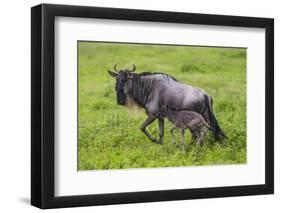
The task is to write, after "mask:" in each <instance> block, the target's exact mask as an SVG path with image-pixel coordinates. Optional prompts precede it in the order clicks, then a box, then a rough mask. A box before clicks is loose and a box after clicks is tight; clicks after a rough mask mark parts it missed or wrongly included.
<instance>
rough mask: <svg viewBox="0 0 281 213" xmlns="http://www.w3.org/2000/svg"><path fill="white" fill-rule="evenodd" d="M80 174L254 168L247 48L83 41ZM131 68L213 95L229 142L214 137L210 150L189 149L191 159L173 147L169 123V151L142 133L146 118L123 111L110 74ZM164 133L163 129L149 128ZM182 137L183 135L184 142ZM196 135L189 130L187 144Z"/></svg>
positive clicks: (206, 145)
mask: <svg viewBox="0 0 281 213" xmlns="http://www.w3.org/2000/svg"><path fill="white" fill-rule="evenodd" d="M78 45H79V50H78V51H79V55H78V60H79V66H78V69H79V70H78V76H79V97H78V102H79V103H78V105H79V113H78V124H79V127H78V128H79V141H78V169H79V170H96V169H121V168H147V167H169V166H194V165H216V164H242V163H246V160H247V156H246V50H245V49H235V48H209V47H189V46H161V45H132V44H131V45H129V44H117V43H115V44H114V43H108V44H106V43H96V42H79V44H78ZM117 62H118V63H119V65H118V66H119V67H120V68H122V67H128V68H130V67H131V64H136V66H137V70H136V72H137V73H138V72H143V71H151V72H154V71H161V72H165V73H168V74H170V75H172V76H174V77H175V78H176V79H177V80H178V81H181V82H185V83H188V84H191V85H193V86H196V87H200V88H203V89H204V90H206V91H207V92H208V93H209V94H210V95H211V96H212V97H213V100H214V113H215V115H216V117H217V119H218V121H219V124H220V126H221V128H222V129H223V130H224V131H225V133H226V134H227V136H228V140H227V141H225V142H224V143H219V142H215V141H214V139H213V135H212V134H211V133H208V135H207V137H206V139H205V143H204V145H203V146H199V147H198V146H196V145H195V144H193V145H188V146H187V151H186V153H185V154H183V153H182V152H181V151H180V150H178V149H177V148H176V147H175V146H174V145H173V144H172V143H171V135H170V133H169V131H168V130H169V128H170V127H171V124H170V123H169V121H168V120H166V121H165V136H164V141H165V142H164V145H158V144H154V143H152V142H150V141H149V140H148V139H147V138H146V137H145V135H144V134H143V133H142V132H141V131H140V130H139V127H140V125H141V124H142V122H143V121H144V120H145V118H146V115H145V114H144V112H140V113H135V114H130V113H128V112H127V110H126V108H124V107H122V106H119V105H117V102H116V94H115V89H114V86H115V79H114V78H112V77H110V76H109V75H108V73H107V70H109V69H111V70H112V69H113V68H112V67H113V65H114V64H115V63H117ZM148 130H149V131H150V132H151V133H152V135H154V136H156V135H158V124H157V122H155V123H153V124H152V125H151V126H149V127H148ZM179 139H180V135H179V133H178V132H177V140H178V141H179ZM189 139H190V134H189V132H188V131H187V134H186V141H187V142H189Z"/></svg>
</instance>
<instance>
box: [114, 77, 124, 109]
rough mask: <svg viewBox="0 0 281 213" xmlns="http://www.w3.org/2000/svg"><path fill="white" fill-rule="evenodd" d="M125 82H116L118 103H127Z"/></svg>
mask: <svg viewBox="0 0 281 213" xmlns="http://www.w3.org/2000/svg"><path fill="white" fill-rule="evenodd" d="M124 85H125V82H116V85H115V90H116V95H117V104H119V105H125V104H126V95H125V92H124Z"/></svg>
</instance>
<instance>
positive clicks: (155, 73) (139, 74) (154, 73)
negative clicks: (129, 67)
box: [136, 72, 178, 81]
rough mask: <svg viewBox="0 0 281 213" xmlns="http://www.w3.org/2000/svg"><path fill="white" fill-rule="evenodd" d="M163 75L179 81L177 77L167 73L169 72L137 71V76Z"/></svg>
mask: <svg viewBox="0 0 281 213" xmlns="http://www.w3.org/2000/svg"><path fill="white" fill-rule="evenodd" d="M157 74H160V75H163V76H166V77H170V78H171V79H173V80H174V81H178V80H177V79H175V78H174V77H173V76H171V75H169V74H167V73H163V72H142V73H136V75H137V76H139V77H142V76H149V75H157Z"/></svg>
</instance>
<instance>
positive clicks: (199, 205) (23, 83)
mask: <svg viewBox="0 0 281 213" xmlns="http://www.w3.org/2000/svg"><path fill="white" fill-rule="evenodd" d="M44 2H45V3H57V4H74V5H77V4H80V5H89V6H105V7H123V8H136V9H150V10H169V11H181V12H194V13H209V14H225V15H243V16H259V17H272V18H275V59H276V62H275V109H276V110H275V132H276V134H275V180H276V181H275V195H265V196H249V197H236V198H219V199H201V200H192V201H190V200H189V201H173V202H157V203H145V204H129V205H128V204H126V205H111V206H100V207H83V208H71V209H57V210H50V211H52V212H76V211H79V212H92V211H96V212H112V211H115V212H123V213H126V212H149V211H151V210H153V211H154V212H158V211H159V212H175V211H176V212H187V211H189V212H216V213H219V212H224V213H225V212H227V213H232V212H235V213H237V212H266V211H268V212H278V209H281V168H280V162H281V155H279V153H280V149H281V145H280V143H278V142H279V141H280V139H281V134H280V130H279V129H280V128H281V122H280V113H281V111H280V109H281V96H280V91H281V86H280V83H281V74H280V72H278V70H280V68H281V64H280V60H278V58H279V57H280V55H281V54H280V53H281V45H280V41H281V13H280V9H281V7H280V5H279V1H278V0H276V1H274V0H266V1H265V0H264V1H258V0H256V1H250V0H248V1H246V0H235V1H225V0H212V1H208V0H206V1H203V0H193V1H188V0H183V1H180V0H173V1H163V0H160V1H156V0H155V1H151V0H150V1H146V0H135V1H130V0H123V1H121V0H120V1H114V0H107V1H102V0H98V1H93V0H92V1H91V0H80V1H75V0H68V1H66V0H57V1H55V0H53V1H49V0H45V1H44ZM40 3H42V2H41V1H37V0H29V1H20V0H18V1H16V0H14V1H12V0H11V1H2V2H1V12H0V16H1V18H0V22H1V25H0V26H1V33H0V38H1V39H0V42H1V45H0V56H1V57H0V58H1V63H0V67H1V71H0V73H1V75H0V76H1V78H0V97H1V105H0V129H1V135H0V138H1V141H0V144H1V150H0V152H1V153H0V168H1V175H0V203H1V205H0V210H1V212H14V211H15V212H16V211H21V212H38V211H40V210H39V209H37V208H34V207H32V206H30V205H29V197H30V7H31V6H34V5H37V4H40ZM278 84H279V85H278ZM278 130H279V131H278ZM187 181H188V180H187ZM279 212H280V210H279Z"/></svg>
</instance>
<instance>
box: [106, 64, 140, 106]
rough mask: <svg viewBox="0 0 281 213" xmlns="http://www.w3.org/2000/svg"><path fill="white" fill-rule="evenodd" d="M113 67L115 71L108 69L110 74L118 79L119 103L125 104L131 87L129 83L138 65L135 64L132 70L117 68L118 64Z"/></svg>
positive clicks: (116, 86)
mask: <svg viewBox="0 0 281 213" xmlns="http://www.w3.org/2000/svg"><path fill="white" fill-rule="evenodd" d="M113 68H114V70H115V72H113V71H110V70H108V74H109V75H110V76H112V77H114V78H115V79H116V83H115V90H116V96H117V103H118V104H119V105H125V104H126V100H127V93H128V87H129V85H128V83H129V80H130V79H132V77H133V74H132V72H134V71H135V70H136V66H135V65H134V64H133V68H132V69H131V70H129V69H122V70H117V64H115V65H114V67H113Z"/></svg>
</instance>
